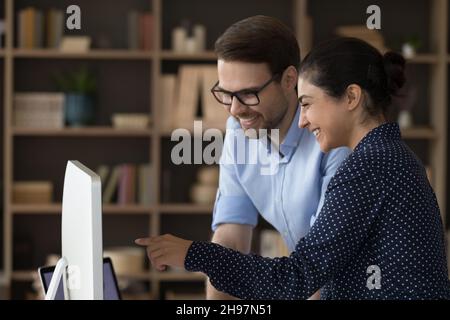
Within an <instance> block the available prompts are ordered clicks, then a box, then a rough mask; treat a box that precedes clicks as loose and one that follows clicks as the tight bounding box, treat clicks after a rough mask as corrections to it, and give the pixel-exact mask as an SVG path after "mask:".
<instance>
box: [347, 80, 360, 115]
mask: <svg viewBox="0 0 450 320" xmlns="http://www.w3.org/2000/svg"><path fill="white" fill-rule="evenodd" d="M345 94H346V96H345V99H346V100H347V101H346V102H347V109H348V110H349V111H352V110H354V109H356V108H357V107H358V106H359V105H360V104H361V100H362V89H361V87H360V86H358V85H357V84H351V85H349V86H348V87H347V90H346V92H345Z"/></svg>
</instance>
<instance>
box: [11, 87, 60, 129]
mask: <svg viewBox="0 0 450 320" xmlns="http://www.w3.org/2000/svg"><path fill="white" fill-rule="evenodd" d="M14 125H15V126H16V127H26V128H58V129H59V128H62V127H64V94H63V93H52V92H27V93H16V94H15V95H14Z"/></svg>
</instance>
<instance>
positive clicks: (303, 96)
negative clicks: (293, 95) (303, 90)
mask: <svg viewBox="0 0 450 320" xmlns="http://www.w3.org/2000/svg"><path fill="white" fill-rule="evenodd" d="M304 98H312V97H311V96H308V95H306V94H302V95H301V96H300V98H298V101H300V103H302V102H303V99H304Z"/></svg>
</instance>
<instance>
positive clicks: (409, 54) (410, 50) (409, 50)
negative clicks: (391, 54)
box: [402, 43, 416, 59]
mask: <svg viewBox="0 0 450 320" xmlns="http://www.w3.org/2000/svg"><path fill="white" fill-rule="evenodd" d="M402 54H403V56H404V57H405V58H406V59H411V58H413V57H414V56H415V55H416V49H415V48H414V47H413V46H412V45H411V44H409V43H404V44H403V46H402Z"/></svg>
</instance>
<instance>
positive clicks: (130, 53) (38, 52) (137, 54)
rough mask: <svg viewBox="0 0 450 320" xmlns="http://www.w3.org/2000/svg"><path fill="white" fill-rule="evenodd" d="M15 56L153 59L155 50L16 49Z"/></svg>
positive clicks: (35, 57) (31, 57) (33, 57)
mask: <svg viewBox="0 0 450 320" xmlns="http://www.w3.org/2000/svg"><path fill="white" fill-rule="evenodd" d="M13 57H15V58H30V59H48V58H53V59H98V60H151V59H153V57H154V52H153V51H144V50H126V49H125V50H119V49H116V50H114V49H110V50H100V49H97V50H89V51H87V52H62V51H59V50H51V49H15V50H14V51H13Z"/></svg>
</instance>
